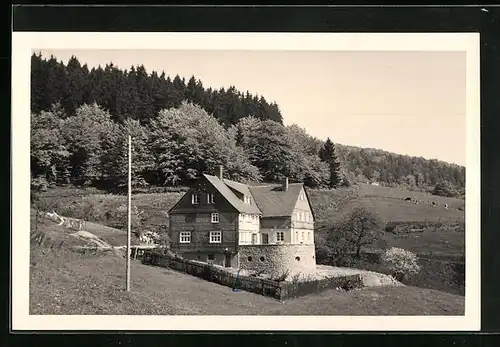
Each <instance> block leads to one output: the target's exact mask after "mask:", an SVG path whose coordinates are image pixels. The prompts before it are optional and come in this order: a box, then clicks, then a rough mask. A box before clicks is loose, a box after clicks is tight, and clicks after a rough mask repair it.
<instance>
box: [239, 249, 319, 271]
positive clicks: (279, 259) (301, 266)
mask: <svg viewBox="0 0 500 347" xmlns="http://www.w3.org/2000/svg"><path fill="white" fill-rule="evenodd" d="M239 253H240V257H239V258H240V262H239V265H240V268H241V269H245V270H254V271H257V272H260V271H262V272H264V273H268V274H273V275H280V274H282V273H284V272H286V271H290V274H291V275H293V274H297V273H303V274H308V273H315V272H316V253H315V249H314V245H287V244H284V245H283V244H281V245H252V246H240V247H239Z"/></svg>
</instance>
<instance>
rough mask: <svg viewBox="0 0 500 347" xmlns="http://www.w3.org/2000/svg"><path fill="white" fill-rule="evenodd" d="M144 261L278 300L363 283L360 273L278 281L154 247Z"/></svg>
mask: <svg viewBox="0 0 500 347" xmlns="http://www.w3.org/2000/svg"><path fill="white" fill-rule="evenodd" d="M142 263H143V264H149V265H155V266H161V267H168V268H171V269H173V270H177V271H180V272H184V273H186V274H189V275H192V276H196V277H200V278H203V279H205V280H207V281H210V282H214V283H218V284H221V285H224V286H227V287H232V288H233V290H236V289H241V290H245V291H248V292H253V293H257V294H261V295H264V296H270V297H273V298H275V299H278V300H284V299H288V298H294V297H299V296H303V295H307V294H312V293H317V292H320V291H322V290H326V289H332V288H342V289H344V290H351V289H354V288H360V287H362V285H363V284H362V280H361V277H360V276H359V275H349V276H340V277H334V278H325V279H320V280H313V281H308V282H277V281H272V280H268V279H263V278H257V277H251V276H237V275H234V274H232V273H229V272H227V271H224V270H223V269H218V268H216V267H215V266H213V265H211V264H205V263H199V262H195V261H192V260H187V259H183V258H181V257H178V256H172V255H166V254H161V253H158V252H155V251H151V250H145V251H144V254H143V256H142Z"/></svg>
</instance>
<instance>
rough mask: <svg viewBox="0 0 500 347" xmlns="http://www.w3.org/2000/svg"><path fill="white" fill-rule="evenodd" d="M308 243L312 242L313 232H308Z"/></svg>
mask: <svg viewBox="0 0 500 347" xmlns="http://www.w3.org/2000/svg"><path fill="white" fill-rule="evenodd" d="M307 241H309V242H311V232H310V231H308V232H307Z"/></svg>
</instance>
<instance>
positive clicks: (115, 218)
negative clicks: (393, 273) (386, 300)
mask: <svg viewBox="0 0 500 347" xmlns="http://www.w3.org/2000/svg"><path fill="white" fill-rule="evenodd" d="M182 194H183V193H182V192H167V193H150V194H147V193H140V194H134V195H133V197H132V203H133V205H134V206H135V207H136V209H134V211H135V213H139V215H140V221H139V219H138V218H135V219H134V220H133V222H134V223H133V225H132V230H133V231H137V230H138V229H142V230H148V229H149V230H156V231H165V230H166V224H167V221H168V216H167V211H168V210H169V209H170V208H171V207H172V206H173V205H174V204H175V203H176V201H177V200H178V199H179V198H180V197H181V196H182ZM308 195H309V196H310V199H311V202H312V205H313V208H314V211H315V215H316V218H317V220H318V223H317V224H318V225H320V224H321V220H325V219H332V218H333V219H337V218H340V217H341V216H342V214H343V213H346V212H348V211H349V210H350V209H352V208H353V207H354V206H359V205H362V206H365V207H368V208H370V209H373V210H374V211H376V212H377V213H378V214H379V215H380V216H381V217H382V218H383V219H384V220H385V221H386V222H392V223H401V224H402V225H403V226H405V228H406V232H403V233H392V232H386V233H385V234H384V236H383V238H382V239H381V240H380V242H379V243H378V244H376V245H374V247H372V249H370V250H369V251H370V252H376V253H379V252H381V251H383V250H384V249H385V248H387V247H391V246H394V247H401V248H404V249H408V250H410V251H412V252H414V253H416V254H417V255H418V256H419V258H420V260H419V263H420V266H421V268H422V270H421V273H420V274H419V276H417V277H415V278H414V279H412V280H411V281H409V282H407V283H408V284H412V285H416V286H421V287H425V288H430V289H439V290H444V291H447V292H450V293H454V294H460V295H463V294H464V256H465V233H464V232H463V231H464V230H463V223H464V217H465V216H464V214H465V213H464V211H461V210H459V209H458V208H460V207H462V206H463V200H461V199H456V198H444V197H438V196H433V195H430V194H427V193H416V192H407V191H403V190H401V189H398V188H387V187H377V186H370V185H360V186H355V187H351V188H342V189H336V190H331V191H321V190H309V191H308ZM406 197H414V198H416V199H418V200H420V201H421V202H422V203H420V204H418V205H416V204H413V203H409V202H405V201H404V198H406ZM429 201H436V203H437V204H438V205H439V206H437V207H432V206H430V205H429V204H428V203H429ZM445 203H446V204H448V205H449V209H448V210H446V209H444V208H443V207H442V205H444V204H445ZM38 204H39V205H40V206H41V207H43V209H45V210H52V209H54V210H55V211H57V212H58V213H59V214H61V215H65V216H70V217H76V218H85V219H86V220H88V221H91V222H90V223H89V222H87V229H88V231H90V232H92V233H94V234H96V235H97V236H99V237H101V238H102V239H103V240H105V241H106V242H109V243H111V244H113V245H124V244H126V236H125V233H124V232H123V231H124V230H126V223H127V210H126V204H127V197H126V196H123V195H113V194H103V193H102V192H99V191H96V190H92V189H90V190H89V189H85V190H79V189H67V188H59V189H55V190H49V191H47V192H45V193H43V194H42V196H41V199H40V202H39V203H38ZM92 222H95V223H98V225H95V224H92ZM447 224H448V225H459V226H460V228H459V229H457V230H455V231H454V230H450V229H449V228H447V227H446V225H447ZM103 225H105V226H108V227H111V228H116V229H120V230H122V232H117V231H116V229H109V230H106V229H104V228H103V227H102V226H103ZM415 226H416V227H424V229H423V231H421V232H408V229H410V228H412V227H415ZM405 228H403V229H405ZM111 230H114V231H113V232H111ZM132 242H133V243H134V242H137V240H136V239H133V241H132ZM356 266H358V267H361V268H365V269H369V270H374V271H378V272H385V273H388V270H387V269H385V268H384V267H383V266H382V265H381V264H378V263H376V262H375V263H374V262H373V261H370V262H362V263H360V264H357V265H356Z"/></svg>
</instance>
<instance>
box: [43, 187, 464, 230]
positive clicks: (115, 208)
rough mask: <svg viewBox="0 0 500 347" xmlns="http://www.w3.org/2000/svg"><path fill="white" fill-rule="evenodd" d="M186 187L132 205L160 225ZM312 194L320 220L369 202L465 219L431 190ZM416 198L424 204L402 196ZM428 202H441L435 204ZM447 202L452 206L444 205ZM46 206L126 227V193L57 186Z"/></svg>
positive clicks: (136, 198)
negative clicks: (428, 192) (109, 192)
mask: <svg viewBox="0 0 500 347" xmlns="http://www.w3.org/2000/svg"><path fill="white" fill-rule="evenodd" d="M182 194H184V193H183V192H167V193H140V194H133V196H132V204H133V205H134V207H135V210H136V213H138V214H139V216H140V219H141V225H142V227H143V228H145V229H148V228H158V227H160V226H161V225H164V224H165V223H166V222H167V211H168V210H169V209H170V208H171V207H172V206H173V205H174V204H175V203H176V202H177V201H178V200H179V199H180V197H181V196H182ZM308 195H309V197H310V199H311V203H312V206H313V209H314V212H315V216H316V219H317V220H319V221H320V220H324V219H330V218H339V217H340V216H341V215H342V214H343V213H345V212H348V211H349V210H351V209H352V208H353V207H355V206H360V205H361V206H366V207H369V208H371V209H373V210H374V211H375V212H377V213H378V214H379V215H380V216H381V217H382V218H383V219H384V220H385V221H386V222H391V221H392V222H401V221H403V222H406V221H412V222H413V221H421V222H425V221H430V222H445V223H446V222H462V221H463V220H464V218H465V213H464V211H460V210H458V208H460V207H462V206H463V203H464V201H463V200H462V199H457V198H445V197H439V196H434V195H431V194H427V193H420V192H407V191H403V190H401V189H398V188H389V187H376V186H370V185H359V186H355V187H352V188H340V189H336V190H309V191H308ZM406 197H414V198H416V199H418V200H420V201H422V203H420V204H418V205H416V204H412V203H409V202H406V201H404V198H406ZM430 201H435V202H436V203H437V204H438V206H436V207H432V206H430V205H429V202H430ZM444 204H448V205H449V209H448V210H446V209H444V207H443V205H444ZM40 205H41V207H42V209H44V210H52V209H54V210H56V211H57V212H58V213H59V214H62V215H66V216H71V217H75V218H84V219H86V220H88V221H94V222H99V223H101V224H104V225H107V226H110V227H115V228H125V227H126V217H127V210H126V207H127V197H126V196H124V195H115V194H105V193H103V192H100V191H98V190H95V189H85V190H80V189H75V188H57V189H51V190H49V191H47V192H45V193H42V195H41V203H40Z"/></svg>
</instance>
